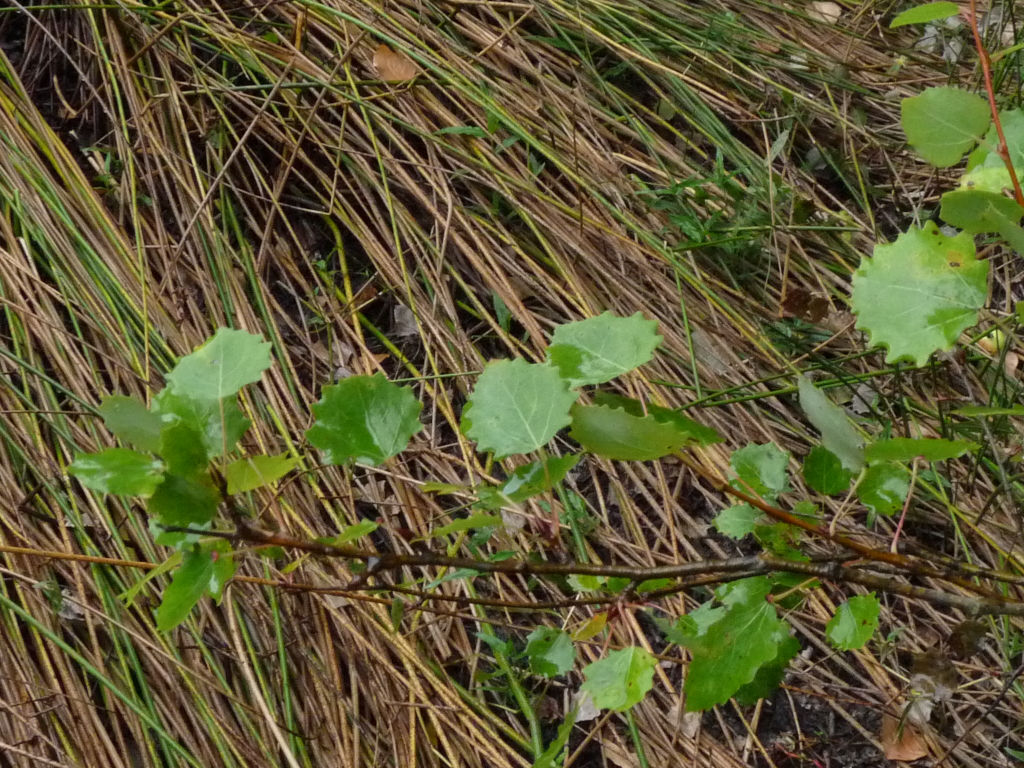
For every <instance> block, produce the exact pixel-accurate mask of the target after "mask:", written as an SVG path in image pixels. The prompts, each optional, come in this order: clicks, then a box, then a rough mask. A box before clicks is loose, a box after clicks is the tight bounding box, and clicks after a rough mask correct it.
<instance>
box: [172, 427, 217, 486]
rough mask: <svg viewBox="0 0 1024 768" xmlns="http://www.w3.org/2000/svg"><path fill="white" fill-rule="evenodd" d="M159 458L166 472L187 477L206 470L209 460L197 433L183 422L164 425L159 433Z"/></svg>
mask: <svg viewBox="0 0 1024 768" xmlns="http://www.w3.org/2000/svg"><path fill="white" fill-rule="evenodd" d="M160 456H161V457H162V458H163V460H164V461H165V462H167V471H168V472H170V473H172V474H175V475H181V476H182V477H187V476H188V475H192V474H194V473H196V472H198V471H200V470H203V469H205V468H206V466H207V464H208V463H209V459H208V458H207V454H206V446H204V445H203V438H202V435H200V433H199V432H197V431H196V430H195V429H193V428H192V427H191V426H189V425H188V424H186V423H185V422H183V421H174V422H171V423H170V424H168V425H166V426H165V427H164V428H163V430H162V431H161V433H160Z"/></svg>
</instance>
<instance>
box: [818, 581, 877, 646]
mask: <svg viewBox="0 0 1024 768" xmlns="http://www.w3.org/2000/svg"><path fill="white" fill-rule="evenodd" d="M880 610H881V605H880V604H879V602H878V598H877V597H875V593H874V592H872V593H870V594H867V595H857V596H856V597H851V598H850V599H849V600H847V601H846V602H844V603H842V604H841V605H840V606H839V607H838V608H837V609H836V613H835V616H833V617H832V618H831V619H829V622H828V624H826V625H825V636H826V637H828V640H829V642H830V643H832V645H833V646H834V647H836V648H838V649H839V650H840V651H853V650H856V649H857V648H863V647H864V645H865V643H867V641H868V640H870V639H871V636H872V635H873V634H874V633H875V630H876V629H878V614H879V611H880Z"/></svg>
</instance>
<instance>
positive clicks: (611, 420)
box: [569, 398, 717, 461]
mask: <svg viewBox="0 0 1024 768" xmlns="http://www.w3.org/2000/svg"><path fill="white" fill-rule="evenodd" d="M623 400H625V398H623ZM604 401H605V402H611V403H615V405H580V404H578V403H577V404H576V405H574V406H573V407H572V428H571V429H570V430H569V436H570V437H571V438H572V439H573V440H575V441H576V442H578V443H579V444H580V445H581V446H583V448H584V449H585V450H587V451H589V452H590V453H595V454H597V455H598V456H603V457H604V458H606V459H617V460H621V461H649V460H652V459H660V458H661V457H663V456H668V455H670V454H673V453H676V452H677V451H680V450H682V449H683V448H685V447H687V446H689V445H693V444H695V443H700V444H703V443H704V441H705V437H704V432H703V431H704V430H706V428H705V427H701V426H700V425H699V424H696V423H695V422H690V420H689V419H685V417H678V419H677V418H676V414H672V415H671V416H664V415H662V414H655V413H650V414H648V415H646V416H644V415H634V414H632V413H630V412H629V410H627V409H625V408H620V407H616V406H617V405H618V402H619V401H617V400H613V399H610V398H606V399H605V400H604ZM665 410H667V409H665ZM679 419H685V422H689V423H684V422H682V421H680V420H679ZM691 425H694V426H695V427H696V428H697V429H696V430H695V429H693V428H691ZM715 437H716V438H717V435H715Z"/></svg>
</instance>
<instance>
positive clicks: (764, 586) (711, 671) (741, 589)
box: [683, 576, 790, 711]
mask: <svg viewBox="0 0 1024 768" xmlns="http://www.w3.org/2000/svg"><path fill="white" fill-rule="evenodd" d="M771 589H772V585H771V581H770V580H769V579H768V577H767V576H755V577H752V578H747V579H740V580H739V581H736V582H733V583H731V584H727V585H725V586H724V587H721V588H720V589H718V590H717V591H716V593H715V594H716V597H717V598H718V599H719V600H720V601H721V602H722V605H723V607H724V608H725V611H724V612H723V613H721V614H718V618H717V620H715V621H713V622H711V623H708V624H706V625H704V626H703V627H700V628H699V631H698V633H697V634H695V635H690V636H688V637H684V638H683V639H684V640H685V641H686V642H685V646H686V647H687V648H689V649H690V651H691V653H692V654H693V661H691V662H690V669H689V671H688V672H687V675H686V683H685V685H684V690H685V692H686V709H687V710H689V711H695V710H704V709H709V708H710V707H713V706H715V705H716V704H723V703H724V702H726V701H728V700H729V698H730V697H732V696H733V695H734V694H736V692H737V691H739V690H740V689H741V688H742V687H743V686H745V685H748V684H750V683H752V682H754V680H755V678H756V677H757V675H758V672H759V671H760V670H761V668H762V667H764V666H765V665H769V666H772V665H773V663H774V662H775V661H776V660H777V659H778V658H779V657H780V650H785V649H780V646H782V645H783V644H784V643H788V638H789V636H790V634H789V625H788V624H787V623H786V622H784V621H782V620H781V619H779V617H778V613H777V611H776V608H775V606H774V605H773V604H772V603H770V602H768V601H767V599H766V598H767V597H768V595H769V593H770V592H771ZM783 655H784V654H783Z"/></svg>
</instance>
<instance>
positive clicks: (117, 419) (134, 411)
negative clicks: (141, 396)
mask: <svg viewBox="0 0 1024 768" xmlns="http://www.w3.org/2000/svg"><path fill="white" fill-rule="evenodd" d="M100 415H102V416H103V423H104V424H106V425H107V429H109V430H110V431H111V432H113V433H114V435H115V436H116V437H117V438H119V439H120V440H124V441H125V442H126V443H130V444H131V445H134V446H135V447H136V448H141V449H142V450H144V451H149V452H150V453H157V452H158V451H159V450H160V430H161V429H162V428H163V422H162V421H161V420H160V417H159V416H157V415H156V414H155V413H151V412H150V410H149V409H148V408H147V407H146V406H145V404H143V403H142V402H140V401H139V400H136V399H135V398H134V397H125V396H124V395H110V396H109V397H104V398H103V402H102V403H101V404H100Z"/></svg>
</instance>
